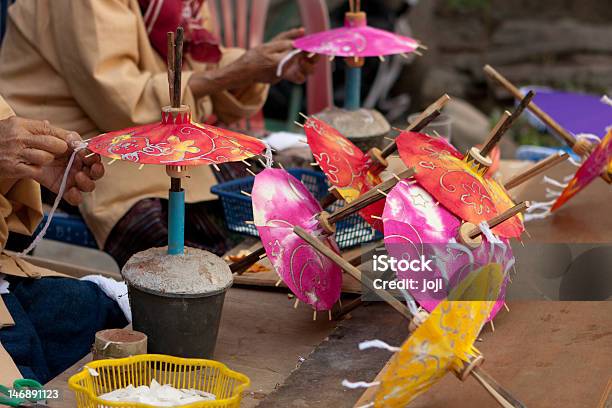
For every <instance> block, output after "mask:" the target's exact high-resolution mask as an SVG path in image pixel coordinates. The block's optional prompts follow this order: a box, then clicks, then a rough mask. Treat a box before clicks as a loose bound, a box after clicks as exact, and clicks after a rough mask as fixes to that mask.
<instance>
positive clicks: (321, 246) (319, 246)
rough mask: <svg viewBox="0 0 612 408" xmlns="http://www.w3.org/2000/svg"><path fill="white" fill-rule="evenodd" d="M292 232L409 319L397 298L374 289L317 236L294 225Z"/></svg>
mask: <svg viewBox="0 0 612 408" xmlns="http://www.w3.org/2000/svg"><path fill="white" fill-rule="evenodd" d="M293 232H295V233H296V234H297V235H298V236H299V237H300V238H302V239H303V240H304V241H306V242H307V243H308V244H309V245H310V246H312V247H313V248H314V249H315V250H316V251H317V252H319V253H320V254H321V255H323V256H325V257H327V258H329V259H330V260H331V261H332V262H334V263H335V264H336V265H338V266H339V267H340V268H342V270H343V271H345V272H346V273H348V274H349V275H350V276H351V277H353V278H354V279H356V280H357V281H359V282H361V283H363V284H365V285H367V286H368V287H370V288H372V290H373V291H374V293H376V294H377V295H378V296H379V297H380V298H381V299H382V300H384V301H385V302H387V303H388V304H389V306H391V307H392V308H393V309H395V310H396V311H397V312H398V313H400V314H401V315H402V316H404V317H405V318H406V319H408V320H411V319H412V314H411V313H410V310H409V309H408V307H407V306H406V305H404V304H403V303H402V302H400V301H399V300H397V299H396V298H395V297H394V296H393V295H391V294H390V293H389V292H387V291H385V290H381V289H376V288H375V287H374V283H373V282H372V280H370V278H369V277H367V276H366V275H364V274H362V273H361V271H360V270H359V269H357V268H356V267H354V266H353V265H351V264H350V263H349V262H348V261H347V260H346V259H344V258H343V257H342V256H340V255H338V254H337V253H336V252H334V251H333V250H332V249H331V248H329V247H328V246H327V245H325V243H324V242H323V241H321V240H320V239H319V238H316V237H314V236H312V235H311V234H310V233H308V232H307V231H306V230H305V229H304V228H302V227H299V226H295V227H293Z"/></svg>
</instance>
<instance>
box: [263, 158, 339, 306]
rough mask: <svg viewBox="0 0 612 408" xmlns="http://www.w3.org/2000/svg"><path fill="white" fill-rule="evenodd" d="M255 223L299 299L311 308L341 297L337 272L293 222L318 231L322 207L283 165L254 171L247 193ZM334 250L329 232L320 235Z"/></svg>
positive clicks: (335, 267) (313, 231)
mask: <svg viewBox="0 0 612 408" xmlns="http://www.w3.org/2000/svg"><path fill="white" fill-rule="evenodd" d="M251 195H252V198H253V215H254V222H255V226H256V227H257V231H258V232H259V236H260V238H261V241H262V243H263V245H264V248H265V250H266V254H267V256H268V258H269V259H270V262H272V265H273V266H274V268H275V270H276V271H277V273H278V274H279V276H280V278H281V279H282V280H283V282H285V284H286V285H287V286H288V287H289V288H290V289H291V291H292V292H293V293H294V294H295V295H296V296H297V298H298V299H300V300H301V301H302V302H304V303H307V304H309V305H312V307H313V308H314V309H315V310H330V309H331V308H332V307H333V305H334V303H336V302H337V301H338V299H339V298H340V289H341V286H342V272H341V270H340V268H339V267H338V266H336V264H334V263H333V262H331V261H330V260H329V259H328V258H326V257H324V256H322V255H320V254H319V253H318V252H317V251H315V250H314V249H313V248H312V247H311V246H310V245H308V244H307V243H306V242H304V241H303V240H302V239H301V238H300V237H299V236H297V235H296V234H294V233H293V227H295V226H301V227H303V228H305V229H306V230H307V231H308V232H309V233H312V234H315V235H321V232H322V230H321V228H320V227H319V223H318V220H317V219H316V216H317V214H319V213H320V212H321V211H322V208H321V206H320V205H319V203H318V202H317V200H316V199H315V198H314V197H313V196H312V195H311V194H310V192H309V191H308V190H307V189H306V187H305V186H304V185H303V184H302V183H301V182H300V181H299V180H297V179H296V178H294V177H293V176H291V175H290V174H289V173H287V172H286V171H284V170H281V169H273V168H267V169H264V170H263V171H262V172H260V173H259V174H257V176H255V183H254V185H253V190H252V192H251ZM323 242H325V245H327V247H328V248H330V249H331V250H333V251H335V252H336V253H338V252H339V249H338V247H337V245H336V243H335V241H334V240H333V239H332V238H331V237H326V238H324V239H323Z"/></svg>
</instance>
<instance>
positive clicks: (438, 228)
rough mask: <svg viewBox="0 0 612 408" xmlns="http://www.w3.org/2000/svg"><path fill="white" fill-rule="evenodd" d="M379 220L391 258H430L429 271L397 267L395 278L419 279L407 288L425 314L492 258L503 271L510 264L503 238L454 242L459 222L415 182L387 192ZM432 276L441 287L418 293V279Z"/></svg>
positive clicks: (500, 302)
mask: <svg viewBox="0 0 612 408" xmlns="http://www.w3.org/2000/svg"><path fill="white" fill-rule="evenodd" d="M383 222H384V227H385V246H386V248H387V252H388V253H389V255H390V256H391V257H393V258H395V259H396V260H402V259H404V260H410V259H419V257H420V256H424V257H425V258H426V259H432V260H433V268H432V271H430V272H427V271H421V272H416V273H415V272H411V271H408V270H398V271H397V277H398V278H399V279H401V280H406V281H408V280H410V279H413V280H414V281H415V282H418V285H417V286H418V287H417V286H412V285H411V286H410V287H409V289H408V291H409V292H410V294H411V295H412V296H413V297H414V299H415V300H416V301H417V302H419V304H420V305H421V306H422V307H423V308H424V309H425V310H427V311H428V312H431V311H432V310H433V309H434V308H435V307H436V306H437V305H438V303H439V302H440V301H441V300H442V299H444V298H446V297H448V295H449V293H450V291H451V290H452V289H453V288H454V287H455V286H456V285H457V284H458V283H459V282H461V281H462V280H463V279H464V278H465V276H466V275H467V274H468V273H470V272H472V271H473V270H476V269H478V268H480V267H481V266H483V265H486V264H488V263H490V262H494V263H498V264H500V265H502V267H503V271H504V272H507V271H508V269H509V268H510V267H511V266H512V265H513V264H514V258H513V256H512V249H511V248H510V244H509V242H508V241H507V240H503V241H498V240H497V239H496V240H495V241H494V242H491V241H490V240H489V238H487V237H485V238H482V242H481V243H480V244H479V245H478V246H477V247H476V248H472V247H468V246H466V245H462V244H461V243H460V242H461V239H459V242H457V238H458V237H459V238H460V228H461V227H462V224H461V220H460V219H458V218H457V217H456V216H455V215H453V214H452V213H450V212H449V211H448V210H447V209H446V208H444V206H442V205H441V204H436V202H435V200H434V199H433V198H432V197H431V196H430V195H429V194H428V193H427V191H425V190H424V189H423V188H421V187H419V186H418V185H417V184H409V183H407V182H405V181H401V182H399V183H398V184H397V185H396V186H395V188H394V189H393V190H391V192H390V193H389V195H388V196H387V201H386V205H385V211H384V213H383ZM465 228H467V227H464V229H465ZM437 279H442V280H443V285H442V288H439V289H438V290H437V291H435V292H434V291H433V290H425V291H423V289H424V288H423V287H421V286H422V282H423V280H429V281H432V282H435V281H436V280H437ZM507 279H508V277H507V276H506V277H505V279H504V281H503V284H502V286H501V290H500V291H499V293H498V294H499V296H498V297H496V298H495V300H496V302H495V305H494V307H493V309H492V311H491V315H490V316H488V319H489V320H490V319H492V318H493V317H495V315H496V314H497V312H498V311H499V310H500V309H501V308H502V306H503V304H504V298H505V287H506V284H507ZM489 300H493V299H489Z"/></svg>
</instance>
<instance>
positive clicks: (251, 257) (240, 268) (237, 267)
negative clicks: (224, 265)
mask: <svg viewBox="0 0 612 408" xmlns="http://www.w3.org/2000/svg"><path fill="white" fill-rule="evenodd" d="M265 253H266V249H265V248H264V247H263V246H262V247H261V248H258V249H256V250H254V251H253V252H251V253H250V254H248V255H247V256H245V257H244V258H242V259H241V260H239V261H236V262H233V263H231V264H230V271H232V273H237V274H238V275H242V274H243V273H244V271H246V270H247V269H249V267H250V266H251V265H253V264H254V263H255V262H257V261H259V260H260V259H261V256H262V255H264V254H265Z"/></svg>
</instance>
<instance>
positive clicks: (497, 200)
mask: <svg viewBox="0 0 612 408" xmlns="http://www.w3.org/2000/svg"><path fill="white" fill-rule="evenodd" d="M396 143H397V147H398V151H399V154H400V157H401V158H402V161H403V162H404V163H405V164H406V165H407V166H410V167H414V168H415V169H416V175H415V178H416V179H417V181H418V182H419V184H420V185H421V186H422V187H423V188H424V189H426V190H427V192H428V193H429V194H431V195H432V196H434V197H435V198H436V199H437V200H438V201H440V203H441V204H442V205H444V206H445V207H446V208H447V209H448V210H450V211H451V212H452V213H453V214H455V215H457V216H459V217H460V218H461V219H462V220H465V221H469V222H471V223H474V224H479V223H480V222H482V221H486V220H487V218H491V217H493V216H496V215H498V214H500V213H501V212H503V211H506V210H507V209H509V208H511V207H512V206H513V205H514V203H513V202H512V200H511V199H510V197H509V196H508V195H507V193H506V192H505V190H504V189H503V187H502V186H499V185H498V184H497V182H496V181H494V180H491V179H488V178H487V179H485V178H484V177H483V173H482V171H481V170H479V169H478V168H477V167H476V166H474V165H473V164H471V163H468V162H467V161H466V160H464V158H463V155H462V154H461V153H459V152H458V151H457V149H455V148H454V147H453V146H451V145H450V144H449V143H448V142H446V141H445V140H444V139H442V138H437V137H432V136H428V135H426V134H423V133H416V132H402V133H401V134H400V135H399V136H398V137H397V138H396ZM524 230H525V228H524V226H523V222H522V220H521V217H520V216H518V215H517V216H515V217H513V218H512V219H511V220H509V221H507V222H504V223H503V224H500V225H498V226H497V227H495V228H494V230H493V231H494V232H495V233H496V234H498V235H500V236H502V237H505V238H511V237H519V236H520V235H521V233H522V232H523V231H524Z"/></svg>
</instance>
